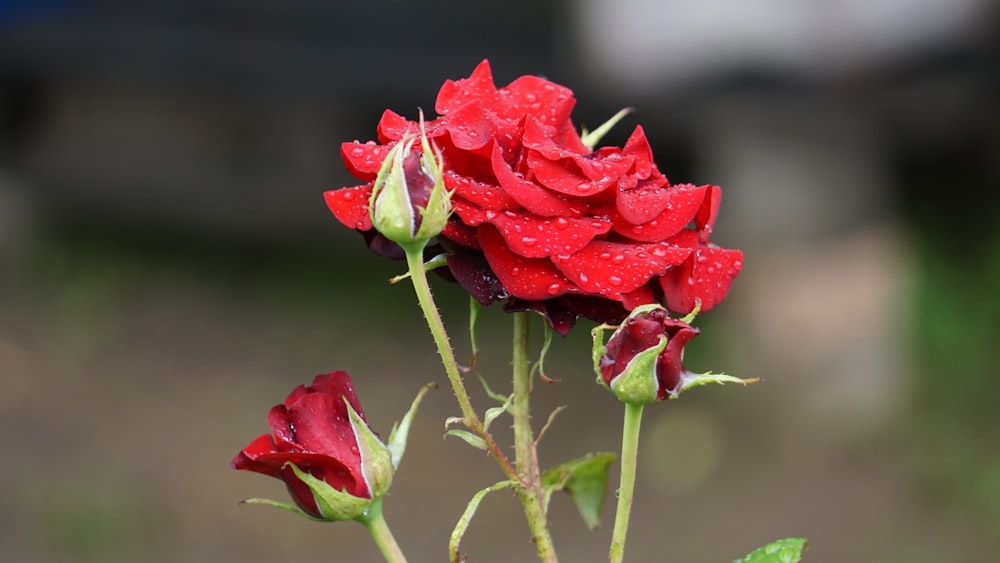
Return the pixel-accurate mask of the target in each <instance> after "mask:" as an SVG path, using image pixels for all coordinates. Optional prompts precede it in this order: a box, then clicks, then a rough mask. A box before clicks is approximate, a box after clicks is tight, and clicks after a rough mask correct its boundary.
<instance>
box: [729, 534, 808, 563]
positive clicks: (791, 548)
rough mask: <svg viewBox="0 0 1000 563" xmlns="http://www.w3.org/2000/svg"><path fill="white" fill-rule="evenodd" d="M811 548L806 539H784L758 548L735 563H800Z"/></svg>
mask: <svg viewBox="0 0 1000 563" xmlns="http://www.w3.org/2000/svg"><path fill="white" fill-rule="evenodd" d="M808 546H809V541H808V540H806V539H805V538H784V539H780V540H776V541H773V542H771V543H769V544H767V545H765V546H763V547H760V548H757V549H755V550H753V551H751V552H750V553H748V554H747V555H745V556H743V557H740V558H739V559H735V560H734V561H733V563H798V562H799V561H801V560H802V552H803V551H805V549H806V548H807V547H808Z"/></svg>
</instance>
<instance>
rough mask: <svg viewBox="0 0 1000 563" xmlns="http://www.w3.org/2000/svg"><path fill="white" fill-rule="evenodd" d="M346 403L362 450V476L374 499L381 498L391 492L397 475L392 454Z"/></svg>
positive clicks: (347, 403) (345, 399)
mask: <svg viewBox="0 0 1000 563" xmlns="http://www.w3.org/2000/svg"><path fill="white" fill-rule="evenodd" d="M344 403H345V404H346V405H347V415H348V416H349V417H350V419H351V427H352V428H353V429H354V437H355V438H356V439H357V441H358V448H359V449H360V450H361V475H362V476H363V477H364V479H365V483H366V484H367V485H368V490H369V491H371V495H372V497H373V498H378V497H381V496H382V495H384V494H385V493H386V491H388V490H389V486H390V485H392V476H393V474H394V473H396V466H395V464H394V463H393V459H392V452H391V451H390V450H389V448H388V447H386V445H385V444H383V443H382V440H379V438H378V436H376V435H375V433H374V432H372V430H371V428H368V424H367V423H365V421H364V419H362V418H361V415H359V414H358V413H357V412H355V411H354V407H352V406H351V403H350V402H348V401H347V398H346V397H345V398H344ZM404 440H405V438H404Z"/></svg>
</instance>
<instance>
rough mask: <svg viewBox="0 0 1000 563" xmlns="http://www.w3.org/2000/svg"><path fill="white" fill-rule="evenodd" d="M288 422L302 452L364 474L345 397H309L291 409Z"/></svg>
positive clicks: (325, 395)
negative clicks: (323, 457)
mask: <svg viewBox="0 0 1000 563" xmlns="http://www.w3.org/2000/svg"><path fill="white" fill-rule="evenodd" d="M288 422H289V423H290V424H291V427H292V429H293V431H294V432H295V443H296V444H298V445H299V447H300V448H301V451H305V452H309V453H317V454H323V455H327V456H330V457H332V458H334V459H337V460H340V461H341V462H343V463H345V464H347V465H348V466H349V467H352V468H354V467H357V468H358V469H359V470H360V468H361V453H360V450H359V449H358V441H357V438H355V436H354V428H353V427H352V426H351V421H350V419H349V418H348V415H347V405H345V404H344V401H343V399H342V398H341V397H336V396H333V395H327V394H325V393H310V394H308V395H305V396H304V397H302V398H300V399H299V400H298V402H296V403H295V405H294V406H292V407H289V409H288Z"/></svg>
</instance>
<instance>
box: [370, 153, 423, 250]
mask: <svg viewBox="0 0 1000 563" xmlns="http://www.w3.org/2000/svg"><path fill="white" fill-rule="evenodd" d="M413 143H414V139H412V138H411V139H405V138H404V139H401V140H400V141H399V142H398V143H397V144H396V146H394V147H392V149H391V150H390V151H389V154H387V155H386V157H385V160H384V161H382V166H381V168H379V171H378V174H377V175H376V176H375V183H374V184H373V185H372V195H371V198H370V199H369V202H368V209H370V210H371V211H370V213H371V218H372V225H373V226H374V227H375V230H377V231H378V232H380V233H382V235H384V236H385V237H386V238H387V239H389V240H391V241H394V242H397V243H400V244H405V243H412V242H413V241H414V240H415V237H414V234H415V233H414V225H416V222H415V218H414V217H413V207H412V206H411V205H410V192H409V190H408V189H407V188H406V177H405V174H404V172H403V159H404V158H406V155H408V154H409V153H410V149H412V148H413Z"/></svg>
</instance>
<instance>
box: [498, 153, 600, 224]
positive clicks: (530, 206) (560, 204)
mask: <svg viewBox="0 0 1000 563" xmlns="http://www.w3.org/2000/svg"><path fill="white" fill-rule="evenodd" d="M493 173H494V174H495V175H496V177H497V180H498V181H499V182H500V186H501V187H503V189H504V191H505V192H507V195H509V196H510V197H511V198H513V199H514V201H516V202H517V203H519V204H520V205H521V206H522V207H524V208H525V209H527V210H528V211H530V212H532V213H534V214H535V215H540V216H542V217H579V216H581V215H583V212H584V211H586V209H587V207H586V205H584V204H582V203H571V202H568V201H566V200H564V199H562V198H560V197H558V196H557V195H555V194H553V193H552V192H549V191H547V190H546V189H545V188H543V187H542V186H539V185H538V184H536V183H534V182H531V181H529V180H525V179H524V178H522V177H519V176H518V175H517V174H515V173H514V171H513V170H511V169H510V166H508V165H507V163H506V162H505V161H504V159H503V156H502V155H501V154H500V149H499V148H498V147H497V146H496V145H494V148H493Z"/></svg>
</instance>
